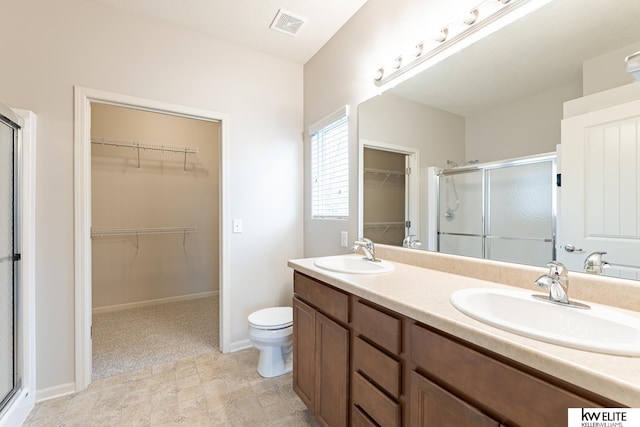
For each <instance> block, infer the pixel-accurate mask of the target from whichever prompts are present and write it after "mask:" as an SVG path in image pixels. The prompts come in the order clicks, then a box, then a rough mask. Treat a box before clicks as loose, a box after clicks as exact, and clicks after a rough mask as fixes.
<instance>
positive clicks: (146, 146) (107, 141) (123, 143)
mask: <svg viewBox="0 0 640 427" xmlns="http://www.w3.org/2000/svg"><path fill="white" fill-rule="evenodd" d="M91 143H92V144H97V145H108V146H111V147H124V148H132V149H134V150H136V152H137V155H138V169H140V150H151V151H162V152H169V153H180V154H184V163H183V169H184V171H186V170H187V154H197V153H198V149H197V148H192V147H183V146H178V145H169V144H150V143H146V142H139V141H132V140H127V139H117V138H105V137H97V136H94V137H91Z"/></svg>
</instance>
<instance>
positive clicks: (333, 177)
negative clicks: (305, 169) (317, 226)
mask: <svg viewBox="0 0 640 427" xmlns="http://www.w3.org/2000/svg"><path fill="white" fill-rule="evenodd" d="M309 133H310V134H311V217H312V218H334V219H339V218H347V217H348V216H349V114H348V108H347V107H346V106H345V107H344V108H341V109H340V110H339V111H337V112H335V113H333V114H331V115H330V116H329V117H327V118H325V119H323V120H321V121H320V122H319V123H316V124H315V125H313V126H311V127H310V128H309Z"/></svg>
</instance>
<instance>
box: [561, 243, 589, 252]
mask: <svg viewBox="0 0 640 427" xmlns="http://www.w3.org/2000/svg"><path fill="white" fill-rule="evenodd" d="M564 250H565V251H567V252H576V253H580V252H584V250H582V249H576V247H575V246H574V245H572V244H571V243H568V244H566V245H564Z"/></svg>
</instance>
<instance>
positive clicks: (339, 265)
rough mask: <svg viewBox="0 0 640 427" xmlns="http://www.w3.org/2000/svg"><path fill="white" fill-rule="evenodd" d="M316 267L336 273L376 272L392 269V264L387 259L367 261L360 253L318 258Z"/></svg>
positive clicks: (315, 262)
mask: <svg viewBox="0 0 640 427" xmlns="http://www.w3.org/2000/svg"><path fill="white" fill-rule="evenodd" d="M314 264H315V265H316V267H320V268H324V269H325V270H329V271H335V272H337V273H352V274H376V273H386V272H389V271H393V264H391V263H390V262H387V261H378V262H373V261H368V260H367V259H365V258H363V257H362V255H336V256H327V257H322V258H318V259H316V260H315V261H314Z"/></svg>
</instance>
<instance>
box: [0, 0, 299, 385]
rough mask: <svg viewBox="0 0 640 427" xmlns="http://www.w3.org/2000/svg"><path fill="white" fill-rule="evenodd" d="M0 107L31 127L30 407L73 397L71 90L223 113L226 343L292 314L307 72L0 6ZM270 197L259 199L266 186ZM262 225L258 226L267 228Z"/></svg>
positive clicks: (121, 19) (223, 46) (156, 34)
mask: <svg viewBox="0 0 640 427" xmlns="http://www.w3.org/2000/svg"><path fill="white" fill-rule="evenodd" d="M0 34H1V35H2V39H3V40H5V41H6V42H5V43H4V44H3V58H4V60H3V61H4V62H3V66H2V71H1V72H0V97H2V102H3V103H5V104H7V105H9V106H11V107H14V108H23V109H28V110H32V111H34V112H35V113H36V114H37V115H38V129H37V138H38V141H37V182H36V185H37V200H36V203H37V211H36V246H37V249H36V256H37V260H38V263H37V266H36V281H37V283H36V289H35V292H36V323H37V326H36V347H37V354H36V366H37V388H38V393H39V396H42V395H55V394H57V393H64V392H68V391H72V390H73V387H74V381H75V378H74V376H75V374H74V346H75V340H74V332H75V330H74V326H75V325H74V316H75V308H76V307H75V304H74V287H75V283H74V232H73V227H74V192H73V183H74V177H73V170H74V164H73V159H74V157H73V125H74V119H73V87H74V85H79V86H84V87H88V88H93V89H100V90H104V91H109V92H116V93H121V94H126V95H130V96H134V97H140V98H145V99H151V100H156V101H161V102H165V103H171V104H178V105H184V106H188V107H193V108H199V109H206V110H210V111H213V112H219V113H223V114H225V115H227V116H228V117H229V118H230V120H229V122H228V123H226V124H223V125H224V126H227V130H228V132H229V133H228V135H229V140H228V141H227V143H228V151H227V153H226V156H227V158H228V162H229V164H228V171H229V172H228V174H229V181H228V182H227V185H228V187H229V195H228V196H229V205H228V206H227V209H228V212H229V223H228V224H222V227H228V228H227V229H230V228H231V224H230V221H231V219H232V218H242V219H243V220H244V232H243V233H242V234H231V235H230V239H229V240H230V241H229V242H228V247H229V251H228V253H225V254H223V255H224V257H225V258H224V259H225V260H226V261H225V262H226V263H228V265H229V271H228V273H229V281H230V290H229V291H230V292H229V300H230V305H231V307H230V310H229V315H230V318H231V322H230V323H231V324H230V325H229V328H230V329H229V336H230V341H231V344H232V345H233V344H237V345H246V344H248V341H247V338H248V337H247V320H246V319H247V315H248V314H250V313H251V312H252V311H253V310H256V309H258V308H263V307H267V306H273V305H276V304H278V305H279V304H290V303H291V294H292V275H291V270H290V269H289V268H288V267H287V265H286V263H287V260H288V259H291V258H299V257H301V256H302V205H303V202H302V177H303V175H302V142H301V134H302V129H303V126H302V108H303V97H302V95H303V87H302V77H303V70H302V66H301V65H299V64H294V63H291V62H287V61H283V60H280V59H277V58H275V57H272V56H269V55H265V54H261V53H259V52H256V51H253V50H250V49H247V48H244V47H242V46H239V45H235V44H231V43H228V42H225V41H223V40H219V39H213V38H211V37H208V36H205V35H202V34H199V33H196V32H192V31H188V30H185V29H183V28H182V27H179V26H174V25H170V24H166V23H161V22H156V21H152V20H149V19H146V18H143V17H140V16H138V15H134V14H132V13H129V12H125V11H121V10H120V9H115V8H111V7H108V6H105V5H102V4H100V3H98V2H94V1H88V0H59V1H55V2H52V1H47V0H21V1H3V2H2V13H0ZM265 188H266V189H269V190H270V191H265V190H264V189H265ZM265 224H266V225H268V226H265Z"/></svg>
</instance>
